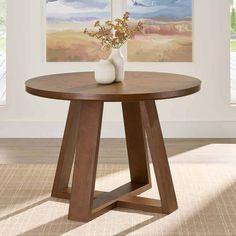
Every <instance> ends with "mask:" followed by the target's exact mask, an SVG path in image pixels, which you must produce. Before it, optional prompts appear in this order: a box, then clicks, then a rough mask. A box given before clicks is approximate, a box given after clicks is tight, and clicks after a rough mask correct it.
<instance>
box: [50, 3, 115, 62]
mask: <svg viewBox="0 0 236 236" xmlns="http://www.w3.org/2000/svg"><path fill="white" fill-rule="evenodd" d="M46 4H47V5H46V14H47V32H46V34H47V35H46V45H47V46H46V48H47V52H46V55H47V61H48V62H85V61H99V59H100V53H101V46H100V44H99V42H98V41H97V40H96V39H94V38H91V37H89V36H88V35H86V34H84V33H83V32H84V29H85V28H88V29H90V28H93V26H94V23H95V21H97V20H101V21H103V20H108V19H111V2H110V0H89V1H88V0H46Z"/></svg>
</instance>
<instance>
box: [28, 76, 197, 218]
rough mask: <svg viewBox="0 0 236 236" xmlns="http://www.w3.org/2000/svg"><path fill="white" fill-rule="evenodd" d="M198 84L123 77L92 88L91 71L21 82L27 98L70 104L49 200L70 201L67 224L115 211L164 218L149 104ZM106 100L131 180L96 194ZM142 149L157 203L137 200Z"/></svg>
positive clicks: (159, 142)
mask: <svg viewBox="0 0 236 236" xmlns="http://www.w3.org/2000/svg"><path fill="white" fill-rule="evenodd" d="M200 85H201V81H200V80H198V79H196V78H192V77H189V76H183V75H177V74H168V73H153V72H126V75H125V81H124V82H123V83H114V84H111V85H99V84H97V83H96V82H95V80H94V73H92V72H85V73H71V74H57V75H47V76H42V77H38V78H34V79H30V80H28V81H27V82H26V91H27V92H28V93H30V94H33V95H37V96H40V97H46V98H53V99H62V100H70V107H69V112H68V117H67V122H66V127H65V132H64V137H63V141H62V147H61V151H60V156H59V160H58V165H57V170H56V175H55V180H54V185H53V190H52V197H56V198H62V199H70V207H69V219H71V220H76V221H83V222H86V221H90V220H91V219H93V218H95V217H97V216H99V215H101V214H103V213H105V212H107V211H109V210H111V209H113V208H115V207H125V208H131V209H137V210H143V211H148V212H161V213H165V214H170V213H171V212H173V211H175V210H176V209H177V201H176V196H175V191H174V186H173V182H172V178H171V173H170V168H169V164H168V160H167V155H166V150H165V146H164V141H163V136H162V132H161V127H160V122H159V118H158V114H157V110H156V105H155V100H160V99H168V98H175V97H181V96H186V95H190V94H193V93H196V92H198V91H199V90H200ZM109 101H111V102H121V103H122V108H123V116H124V125H125V133H126V143H127V150H128V159H129V169H130V178H131V180H130V182H129V183H127V184H125V185H123V186H121V187H119V188H117V189H115V190H113V191H111V192H101V191H95V189H94V188H95V178H96V169H97V160H98V149H99V141H100V132H101V123H102V113H103V104H104V102H109ZM147 144H148V146H149V149H150V154H151V159H152V162H153V167H154V170H155V177H156V180H157V185H158V189H159V193H160V200H156V199H147V198H143V197H139V196H138V195H139V194H141V193H142V192H144V191H146V190H148V189H149V188H151V180H150V172H149V161H148V154H147ZM73 162H74V171H73V181H72V187H71V188H69V187H68V182H69V178H70V173H71V170H72V165H73Z"/></svg>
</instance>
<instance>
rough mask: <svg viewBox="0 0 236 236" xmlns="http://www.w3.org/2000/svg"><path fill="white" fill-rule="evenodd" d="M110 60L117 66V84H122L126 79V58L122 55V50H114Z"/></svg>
mask: <svg viewBox="0 0 236 236" xmlns="http://www.w3.org/2000/svg"><path fill="white" fill-rule="evenodd" d="M109 60H110V61H111V62H112V64H113V65H114V66H115V71H116V79H115V82H122V81H124V79H125V71H124V64H125V63H124V56H123V55H122V53H121V50H120V48H118V49H116V48H113V49H112V53H111V55H110V57H109Z"/></svg>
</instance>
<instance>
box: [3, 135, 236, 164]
mask: <svg viewBox="0 0 236 236" xmlns="http://www.w3.org/2000/svg"><path fill="white" fill-rule="evenodd" d="M165 144H166V149H167V154H168V157H169V158H170V159H171V161H174V162H183V161H186V160H187V159H188V160H189V161H190V162H214V161H216V162H219V161H220V162H231V161H233V162H236V139H166V140H165ZM233 144H235V145H233ZM60 146H61V139H0V164H14V163H20V164H23V163H32V164H34V163H56V162H57V160H58V155H59V150H60ZM192 150H197V151H198V153H199V157H198V158H197V159H196V155H194V156H195V159H194V160H193V159H191V158H192V155H191V151H192ZM204 152H206V154H205V153H204ZM181 153H183V155H178V154H181ZM207 153H210V154H211V157H212V156H214V158H207ZM222 153H225V155H224V156H222ZM200 154H201V155H200ZM226 154H227V155H226ZM99 162H100V163H127V162H128V158H127V151H126V144H125V140H124V139H102V140H101V145H100V152H99Z"/></svg>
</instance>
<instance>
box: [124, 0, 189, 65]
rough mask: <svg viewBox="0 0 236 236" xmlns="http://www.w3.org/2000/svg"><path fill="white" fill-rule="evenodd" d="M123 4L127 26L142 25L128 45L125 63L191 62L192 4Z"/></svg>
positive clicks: (152, 0)
mask: <svg viewBox="0 0 236 236" xmlns="http://www.w3.org/2000/svg"><path fill="white" fill-rule="evenodd" d="M127 1H128V11H129V12H130V14H131V15H130V17H131V24H134V23H135V22H137V21H139V20H142V21H143V22H144V29H143V31H142V33H140V34H138V35H136V36H135V37H134V38H133V39H132V40H129V42H128V61H131V62H191V61H192V0H127Z"/></svg>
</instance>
